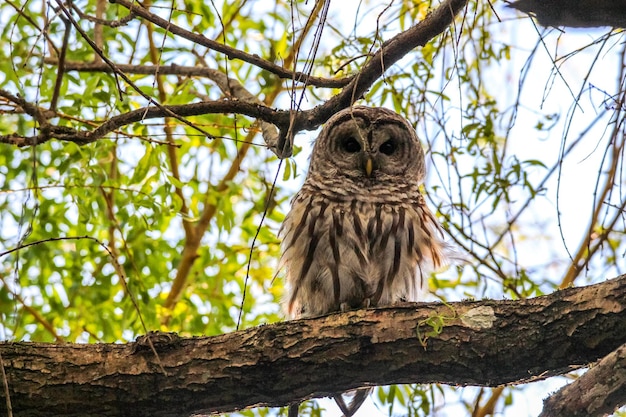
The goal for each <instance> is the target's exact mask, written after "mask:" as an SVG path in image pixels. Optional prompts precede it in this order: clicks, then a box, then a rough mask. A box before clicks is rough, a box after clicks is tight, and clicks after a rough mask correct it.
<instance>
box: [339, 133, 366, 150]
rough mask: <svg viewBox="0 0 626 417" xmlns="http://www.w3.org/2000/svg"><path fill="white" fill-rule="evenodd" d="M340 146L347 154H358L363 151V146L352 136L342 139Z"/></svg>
mask: <svg viewBox="0 0 626 417" xmlns="http://www.w3.org/2000/svg"><path fill="white" fill-rule="evenodd" d="M339 146H341V149H343V150H344V152H347V153H357V152H359V151H360V150H361V144H360V143H359V141H358V140H356V139H355V138H353V137H352V136H350V137H347V138H344V139H342V140H341V142H340V144H339Z"/></svg>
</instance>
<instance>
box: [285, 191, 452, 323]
mask: <svg viewBox="0 0 626 417" xmlns="http://www.w3.org/2000/svg"><path fill="white" fill-rule="evenodd" d="M395 193H396V194H395V196H391V197H394V198H390V196H385V197H382V198H380V199H379V198H377V196H376V193H365V194H358V193H357V194H354V193H351V197H349V195H350V193H346V194H342V193H333V192H324V191H323V190H320V189H313V188H312V187H310V186H307V184H306V183H305V186H304V187H303V188H302V190H301V191H300V192H299V193H298V194H297V195H296V197H295V198H294V200H293V201H292V208H291V211H290V212H289V214H288V215H287V217H286V218H285V221H284V223H283V227H282V228H281V231H280V236H281V237H282V239H283V242H282V251H283V256H282V258H281V267H282V268H283V269H284V272H285V274H286V283H287V288H288V293H287V299H286V300H285V301H286V309H287V313H288V314H289V315H290V316H291V317H301V316H316V315H321V314H325V313H328V312H331V311H338V310H340V309H346V308H358V307H362V306H366V305H372V306H381V305H389V304H393V303H395V302H400V301H415V300H416V299H417V297H418V294H419V292H420V290H421V289H422V288H423V286H424V285H425V278H426V274H427V273H428V272H429V271H432V270H433V269H437V268H439V267H441V266H442V265H443V264H444V263H445V259H444V258H445V257H444V248H445V243H444V242H443V240H442V234H441V229H440V227H439V224H438V223H437V221H436V219H435V218H434V216H433V215H432V213H431V212H430V211H429V210H428V207H427V206H426V204H425V201H424V197H423V196H422V195H421V194H419V191H417V189H416V188H415V189H414V190H413V191H411V192H408V193H400V192H399V191H398V190H397V189H396V190H395Z"/></svg>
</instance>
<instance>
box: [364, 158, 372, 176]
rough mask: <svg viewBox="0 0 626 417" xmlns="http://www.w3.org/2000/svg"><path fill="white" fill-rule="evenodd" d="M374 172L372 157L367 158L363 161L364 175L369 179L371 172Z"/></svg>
mask: <svg viewBox="0 0 626 417" xmlns="http://www.w3.org/2000/svg"><path fill="white" fill-rule="evenodd" d="M373 170H374V163H373V162H372V157H370V156H368V157H367V159H366V160H365V174H366V175H367V176H368V177H370V176H372V171H373Z"/></svg>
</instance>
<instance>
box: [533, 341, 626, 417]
mask: <svg viewBox="0 0 626 417" xmlns="http://www.w3.org/2000/svg"><path fill="white" fill-rule="evenodd" d="M624 404H626V344H623V345H622V346H620V347H619V348H617V349H616V350H615V351H613V352H611V353H610V354H609V355H607V356H606V357H605V358H604V359H602V360H601V361H600V362H599V363H598V364H597V365H596V366H594V367H593V368H591V369H590V370H589V371H588V372H587V373H586V374H584V375H583V376H581V377H580V378H578V379H577V380H576V381H574V382H572V383H571V384H569V385H566V386H565V387H563V388H561V389H560V390H559V391H558V392H557V393H556V394H553V395H552V396H550V397H548V398H547V399H546V401H545V403H544V407H543V411H542V412H541V414H540V415H539V417H558V416H568V417H588V416H605V415H607V414H610V413H612V412H614V411H615V410H616V409H617V408H618V407H619V406H621V405H624Z"/></svg>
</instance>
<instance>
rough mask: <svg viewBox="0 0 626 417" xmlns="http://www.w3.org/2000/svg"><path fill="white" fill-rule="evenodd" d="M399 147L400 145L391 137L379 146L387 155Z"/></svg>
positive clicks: (381, 151)
mask: <svg viewBox="0 0 626 417" xmlns="http://www.w3.org/2000/svg"><path fill="white" fill-rule="evenodd" d="M397 148H398V145H397V144H396V142H395V141H394V140H393V139H389V140H388V141H387V142H385V143H383V144H382V145H380V148H378V150H379V151H380V153H383V154H385V155H391V154H392V153H394V152H395V151H396V149H397Z"/></svg>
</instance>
